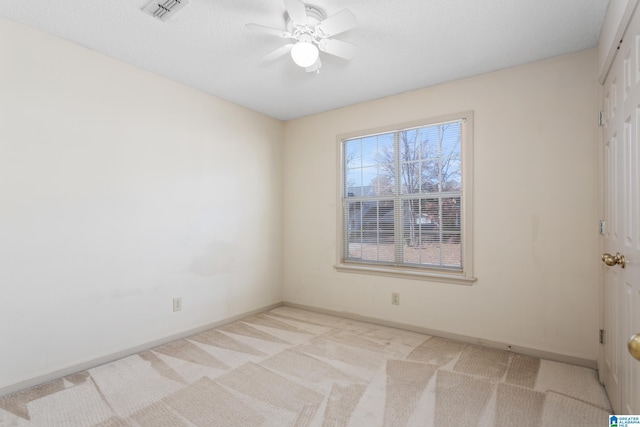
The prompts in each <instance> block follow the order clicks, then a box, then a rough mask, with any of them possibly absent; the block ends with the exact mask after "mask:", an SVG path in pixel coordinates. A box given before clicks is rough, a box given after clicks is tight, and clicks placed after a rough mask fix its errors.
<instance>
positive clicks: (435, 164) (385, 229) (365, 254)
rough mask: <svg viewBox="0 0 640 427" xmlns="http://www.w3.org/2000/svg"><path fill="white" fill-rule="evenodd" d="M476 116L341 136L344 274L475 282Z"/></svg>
mask: <svg viewBox="0 0 640 427" xmlns="http://www.w3.org/2000/svg"><path fill="white" fill-rule="evenodd" d="M471 130H472V113H465V114H459V115H456V116H454V117H448V118H444V119H438V120H433V121H425V122H422V123H418V124H409V125H403V126H399V127H398V129H395V130H382V131H377V132H362V133H361V134H356V135H347V136H341V137H340V138H339V145H340V149H339V151H340V162H341V180H340V186H341V188H340V195H341V200H340V202H341V203H340V210H341V212H340V214H339V218H340V220H339V222H340V224H339V227H338V228H339V230H340V232H339V236H340V237H339V239H338V241H339V242H341V246H342V248H341V251H339V252H340V259H339V260H338V265H337V266H336V268H337V269H338V270H341V271H350V272H353V271H360V272H365V273H374V274H391V275H402V276H408V277H415V278H425V279H436V280H442V281H449V282H456V283H471V282H472V281H473V280H475V279H473V277H472V272H471V270H472V256H471V247H472V244H471V239H472V233H471V223H472V221H471V207H472V206H471V202H472V194H471V173H472V169H471V166H472V156H471V154H472V153H471V151H472V150H471V149H472V146H471Z"/></svg>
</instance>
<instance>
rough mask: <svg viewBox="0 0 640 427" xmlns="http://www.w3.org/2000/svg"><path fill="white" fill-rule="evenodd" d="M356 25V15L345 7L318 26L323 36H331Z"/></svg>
mask: <svg viewBox="0 0 640 427" xmlns="http://www.w3.org/2000/svg"><path fill="white" fill-rule="evenodd" d="M355 26H356V16H355V15H354V14H353V13H351V11H349V10H347V9H344V10H341V11H340V12H338V13H336V14H335V15H333V16H330V17H328V18H327V19H325V20H324V21H322V22H321V23H320V24H318V26H317V27H316V31H318V30H319V32H320V33H321V34H322V35H321V37H331V36H335V35H336V34H339V33H342V32H344V31H347V30H350V29H352V28H353V27H355Z"/></svg>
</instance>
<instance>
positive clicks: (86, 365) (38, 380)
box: [0, 301, 597, 397]
mask: <svg viewBox="0 0 640 427" xmlns="http://www.w3.org/2000/svg"><path fill="white" fill-rule="evenodd" d="M283 305H285V306H287V307H293V308H299V309H302V310H309V311H313V312H316V313H322V314H328V315H331V316H338V317H343V318H346V319H351V320H357V321H360V322H368V323H373V324H376V325H381V326H387V327H390V328H398V329H404V330H407V331H412V332H418V333H421V334H425V335H431V336H436V337H441V338H447V339H451V340H455V341H460V342H466V343H470V344H476V345H482V346H485V347H490V348H497V349H500V350H506V349H508V348H509V344H506V343H502V342H497V341H490V340H484V339H479V338H475V337H470V336H466V335H459V334H454V333H449V332H442V331H437V330H434V329H428V328H423V327H420V326H413V325H407V324H404V323H399V322H392V321H388V320H382V319H377V318H373V317H367V316H362V315H359V314H355V313H349V312H343V311H335V310H328V309H324V308H319V307H314V306H310V305H304V304H297V303H293V302H288V301H284V302H281V303H275V304H271V305H268V306H265V307H262V308H258V309H256V310H251V311H248V312H245V313H242V314H238V315H235V316H232V317H229V318H226V319H223V320H219V321H217V322H213V323H209V324H207V325H203V326H199V327H197V328H193V329H189V330H186V331H183V332H180V333H178V334H174V335H170V336H168V337H164V338H160V339H158V340H154V341H150V342H147V343H145V344H141V345H138V346H135V347H132V348H128V349H125V350H122V351H118V352H116V353H112V354H108V355H106V356H102V357H99V358H96V359H92V360H88V361H85V362H82V363H78V364H75V365H73V366H69V367H67V368H64V369H59V370H56V371H53V372H50V373H47V374H45V375H39V376H37V377H33V378H29V379H27V380H24V381H21V382H19V383H16V384H12V385H9V386H6V387H0V397H2V396H5V395H9V394H12V393H15V392H18V391H21V390H25V389H27V388H30V387H34V386H37V385H40V384H43V383H46V382H49V381H53V380H55V379H58V378H62V377H65V376H67V375H71V374H75V373H77V372H81V371H85V370H87V369H91V368H95V367H96V366H100V365H104V364H106V363H110V362H113V361H116V360H118V359H122V358H124V357H128V356H131V355H133V354H136V353H140V352H142V351H146V350H149V349H152V348H154V347H157V346H159V345H162V344H166V343H168V342H171V341H175V340H179V339H182V338H186V337H188V336H191V335H194V334H197V333H199V332H202V331H206V330H207V329H211V328H217V327H219V326H222V325H225V324H227V323H231V322H235V321H236V320H239V319H242V318H243V317H248V316H252V315H254V314H258V313H263V312H265V311H268V310H272V309H274V308H277V307H280V306H283ZM511 351H513V352H514V353H519V354H524V355H527V356H533V357H539V358H541V359H547V360H553V361H555V362H562V363H569V364H572V365H578V366H585V367H587V368H592V369H597V362H596V361H595V360H591V359H585V358H581V357H576V356H570V355H566V354H560V353H554V352H550V351H545V350H538V349H534V348H528V347H520V346H514V345H511Z"/></svg>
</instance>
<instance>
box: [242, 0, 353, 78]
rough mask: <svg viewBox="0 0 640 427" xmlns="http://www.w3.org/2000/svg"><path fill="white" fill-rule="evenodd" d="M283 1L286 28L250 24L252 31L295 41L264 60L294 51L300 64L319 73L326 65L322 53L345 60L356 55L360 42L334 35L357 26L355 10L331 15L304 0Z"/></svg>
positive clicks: (292, 54)
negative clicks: (328, 15) (285, 12)
mask: <svg viewBox="0 0 640 427" xmlns="http://www.w3.org/2000/svg"><path fill="white" fill-rule="evenodd" d="M283 1H284V5H285V8H286V9H287V15H288V18H287V23H286V27H287V29H286V30H278V29H276V28H271V27H265V26H264V25H260V24H247V28H248V29H250V30H254V31H260V32H262V33H266V34H270V35H273V36H278V37H282V38H283V39H291V40H292V41H293V42H292V43H288V44H285V45H284V46H282V47H279V48H278V49H276V50H274V51H273V52H271V53H268V54H266V55H265V56H264V59H266V60H273V59H276V58H280V57H281V56H283V55H286V54H287V53H289V52H290V53H291V57H292V59H293V62H295V63H296V64H297V65H299V66H300V67H302V68H304V69H305V70H307V71H308V72H314V71H317V72H319V71H320V67H321V66H322V63H321V62H320V52H324V53H328V54H330V55H334V56H337V57H340V58H343V59H351V58H353V55H354V54H355V51H356V45H354V44H351V43H347V42H344V41H341V40H336V39H332V38H331V37H333V36H335V35H336V34H340V33H342V32H345V31H347V30H350V29H351V28H354V27H355V26H356V17H355V15H354V14H353V13H351V11H349V10H347V9H343V10H341V11H340V12H338V13H336V14H335V15H332V16H330V17H328V18H327V16H326V14H325V13H324V11H323V10H322V9H320V8H318V7H316V6H311V5H308V4H304V3H303V2H302V1H300V0H283Z"/></svg>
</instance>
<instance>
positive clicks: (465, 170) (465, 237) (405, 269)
mask: <svg viewBox="0 0 640 427" xmlns="http://www.w3.org/2000/svg"><path fill="white" fill-rule="evenodd" d="M461 119H462V120H463V121H464V124H463V126H462V146H461V150H462V200H463V203H462V212H461V215H462V224H463V227H462V253H463V256H464V258H463V263H462V271H455V272H453V271H449V270H444V269H437V268H429V267H425V268H422V267H411V266H386V265H378V264H366V263H362V262H349V261H345V260H344V245H343V244H342V242H343V241H344V223H343V221H344V215H343V212H342V203H343V200H344V194H343V191H344V188H345V187H344V185H343V179H344V173H343V167H344V150H343V149H342V145H343V142H344V141H345V140H347V139H352V138H357V137H360V136H363V135H372V134H378V133H387V132H394V131H399V130H402V129H407V128H415V127H423V126H430V125H435V124H438V123H443V122H450V121H457V120H461ZM336 141H337V144H336V146H337V161H338V168H337V173H338V179H337V180H336V182H337V186H338V188H337V192H336V194H337V199H338V201H337V204H336V206H337V209H336V213H337V222H336V223H337V240H336V243H337V245H338V247H337V250H336V255H337V260H336V264H335V265H334V268H335V269H336V270H337V271H339V272H344V273H361V274H372V275H376V276H391V277H401V278H406V279H418V280H425V281H434V282H445V283H454V284H460V285H471V284H473V282H475V281H476V278H475V277H474V276H473V258H474V254H473V112H472V111H466V112H463V113H458V114H450V115H446V116H440V117H435V118H430V119H426V120H419V121H413V122H408V123H401V124H395V125H390V126H386V127H381V128H376V129H367V130H362V131H355V132H349V133H344V134H341V135H338V136H337V138H336Z"/></svg>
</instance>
